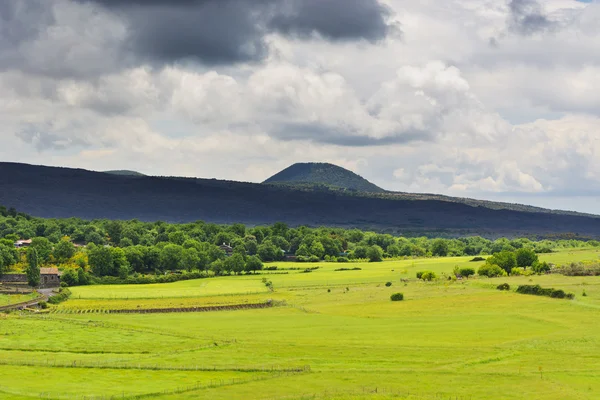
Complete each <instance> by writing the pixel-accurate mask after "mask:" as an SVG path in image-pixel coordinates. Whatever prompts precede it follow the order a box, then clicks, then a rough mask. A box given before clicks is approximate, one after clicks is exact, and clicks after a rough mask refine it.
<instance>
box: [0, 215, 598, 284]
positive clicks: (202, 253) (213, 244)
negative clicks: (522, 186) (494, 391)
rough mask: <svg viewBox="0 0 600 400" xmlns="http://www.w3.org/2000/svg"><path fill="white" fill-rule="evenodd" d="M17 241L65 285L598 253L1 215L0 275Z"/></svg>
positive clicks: (521, 261) (279, 229)
mask: <svg viewBox="0 0 600 400" xmlns="http://www.w3.org/2000/svg"><path fill="white" fill-rule="evenodd" d="M18 239H32V244H31V246H30V247H31V248H34V249H35V251H36V257H37V264H38V265H56V266H58V267H59V268H60V269H62V270H65V271H67V270H73V271H72V272H68V271H67V272H68V274H67V280H72V281H73V282H75V281H77V282H89V280H90V276H89V274H91V275H92V276H97V277H121V278H124V277H127V276H130V275H133V274H164V273H165V272H167V271H174V270H185V271H212V272H213V273H214V274H217V275H220V274H240V273H244V272H245V273H251V272H254V271H257V270H260V269H261V268H262V265H263V264H262V263H263V262H271V261H281V260H285V259H288V258H289V257H292V256H294V257H296V259H297V260H298V261H321V260H325V261H338V262H348V261H349V260H369V261H372V262H377V261H382V260H384V259H385V258H398V257H431V256H433V257H446V256H463V255H468V256H478V255H489V254H493V256H492V257H490V259H489V260H488V263H487V264H486V265H488V266H489V267H490V268H493V269H495V268H494V266H497V267H498V268H500V269H501V270H503V271H505V272H506V273H511V270H512V268H515V267H521V266H527V267H529V266H534V264H535V262H534V261H535V260H536V258H537V255H536V254H537V253H543V252H549V251H552V250H551V249H553V248H566V247H583V246H600V242H596V241H589V242H584V241H578V240H556V241H548V240H543V241H533V240H530V239H526V238H521V239H513V240H510V239H506V238H502V239H497V240H493V241H492V240H488V239H485V238H482V237H466V238H458V239H440V238H438V239H429V238H426V237H417V238H406V237H395V236H392V235H389V234H382V233H376V232H365V231H361V230H358V229H342V228H325V227H321V228H309V227H305V226H300V227H289V226H287V225H285V224H283V223H276V224H274V225H272V226H257V227H253V228H248V227H246V226H245V225H242V224H233V225H216V224H211V223H205V222H203V221H197V222H194V223H186V224H170V223H165V222H160V221H159V222H141V221H138V220H131V221H110V220H93V221H86V220H81V219H77V218H69V219H43V218H35V217H31V216H29V215H26V214H22V213H18V212H17V211H16V210H15V209H7V208H4V207H0V272H5V271H7V270H8V269H10V268H13V269H16V270H22V271H25V270H26V269H27V266H28V265H29V262H28V260H27V257H26V255H25V252H24V251H23V250H21V253H19V252H18V251H17V250H16V249H15V248H14V242H15V241H16V240H18ZM224 243H226V244H228V245H229V246H231V247H232V248H233V255H226V254H225V252H224V251H223V250H222V249H221V248H220V246H221V245H222V244H224ZM76 245H77V247H76ZM30 258H31V257H30ZM536 265H537V264H536ZM79 269H81V270H83V271H84V272H82V273H80V272H79V271H78V270H79ZM484 272H485V269H484ZM86 274H88V275H86ZM75 278H77V279H75Z"/></svg>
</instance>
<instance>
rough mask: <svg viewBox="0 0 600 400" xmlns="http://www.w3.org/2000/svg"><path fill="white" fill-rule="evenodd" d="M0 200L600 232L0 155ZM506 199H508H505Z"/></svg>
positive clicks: (397, 224) (59, 214) (547, 221)
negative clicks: (30, 161)
mask: <svg viewBox="0 0 600 400" xmlns="http://www.w3.org/2000/svg"><path fill="white" fill-rule="evenodd" d="M0 188H1V190H0V204H2V205H4V206H7V207H15V208H16V209H18V210H19V211H22V212H25V213H27V214H31V215H34V216H39V217H48V218H69V217H78V218H84V219H101V218H106V219H122V220H125V219H127V220H129V219H139V220H143V221H158V220H162V221H168V222H193V221H198V220H204V221H206V222H212V223H238V222H239V223H244V224H246V225H262V224H271V223H274V222H285V223H287V224H289V225H292V226H299V225H308V226H341V227H357V228H362V229H371V230H377V231H386V232H390V233H398V234H409V233H410V234H419V235H420V234H427V235H441V234H442V235H447V236H464V235H473V234H476V235H481V236H486V237H490V238H492V237H498V236H524V235H553V234H563V233H576V234H580V235H587V236H593V237H600V221H599V219H598V216H593V217H591V216H586V215H572V214H569V213H566V214H565V213H563V214H561V213H552V212H539V211H538V212H527V211H517V210H512V209H508V208H507V209H491V208H486V207H482V206H473V205H468V204H464V203H460V202H458V201H442V200H439V199H415V198H414V197H410V196H408V195H407V196H408V197H407V196H404V197H403V195H402V194H398V193H390V192H385V193H361V192H348V191H343V190H314V189H296V188H290V187H285V186H278V185H270V184H267V185H265V184H258V183H243V182H234V181H221V180H216V179H198V178H168V177H152V176H141V177H131V176H119V175H111V174H106V173H102V172H94V171H87V170H83V169H72V168H60V167H44V166H33V165H29V164H18V163H0ZM506 206H507V207H509V206H510V205H506Z"/></svg>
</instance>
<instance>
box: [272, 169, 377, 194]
mask: <svg viewBox="0 0 600 400" xmlns="http://www.w3.org/2000/svg"><path fill="white" fill-rule="evenodd" d="M263 183H270V184H283V185H288V186H325V187H331V188H340V189H345V190H351V191H358V192H370V193H382V192H385V190H383V189H382V188H380V187H378V186H376V185H374V184H372V183H371V182H369V181H368V180H366V179H365V178H363V177H362V176H359V175H357V174H355V173H354V172H352V171H348V170H347V169H345V168H342V167H338V166H337V165H333V164H328V163H297V164H294V165H291V166H289V167H288V168H286V169H284V170H283V171H281V172H279V173H277V174H275V175H273V176H272V177H270V178H269V179H267V180H266V181H264V182H263Z"/></svg>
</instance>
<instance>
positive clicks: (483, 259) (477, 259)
mask: <svg viewBox="0 0 600 400" xmlns="http://www.w3.org/2000/svg"><path fill="white" fill-rule="evenodd" d="M477 261H485V258H483V257H474V258H473V259H471V262H477Z"/></svg>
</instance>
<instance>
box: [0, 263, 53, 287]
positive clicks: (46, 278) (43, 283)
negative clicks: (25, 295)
mask: <svg viewBox="0 0 600 400" xmlns="http://www.w3.org/2000/svg"><path fill="white" fill-rule="evenodd" d="M61 275H62V274H61V272H60V271H59V270H58V268H56V267H55V268H40V285H39V288H41V289H50V288H57V287H60V276H61ZM0 283H2V284H4V285H9V286H12V285H27V275H26V274H5V275H0Z"/></svg>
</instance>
